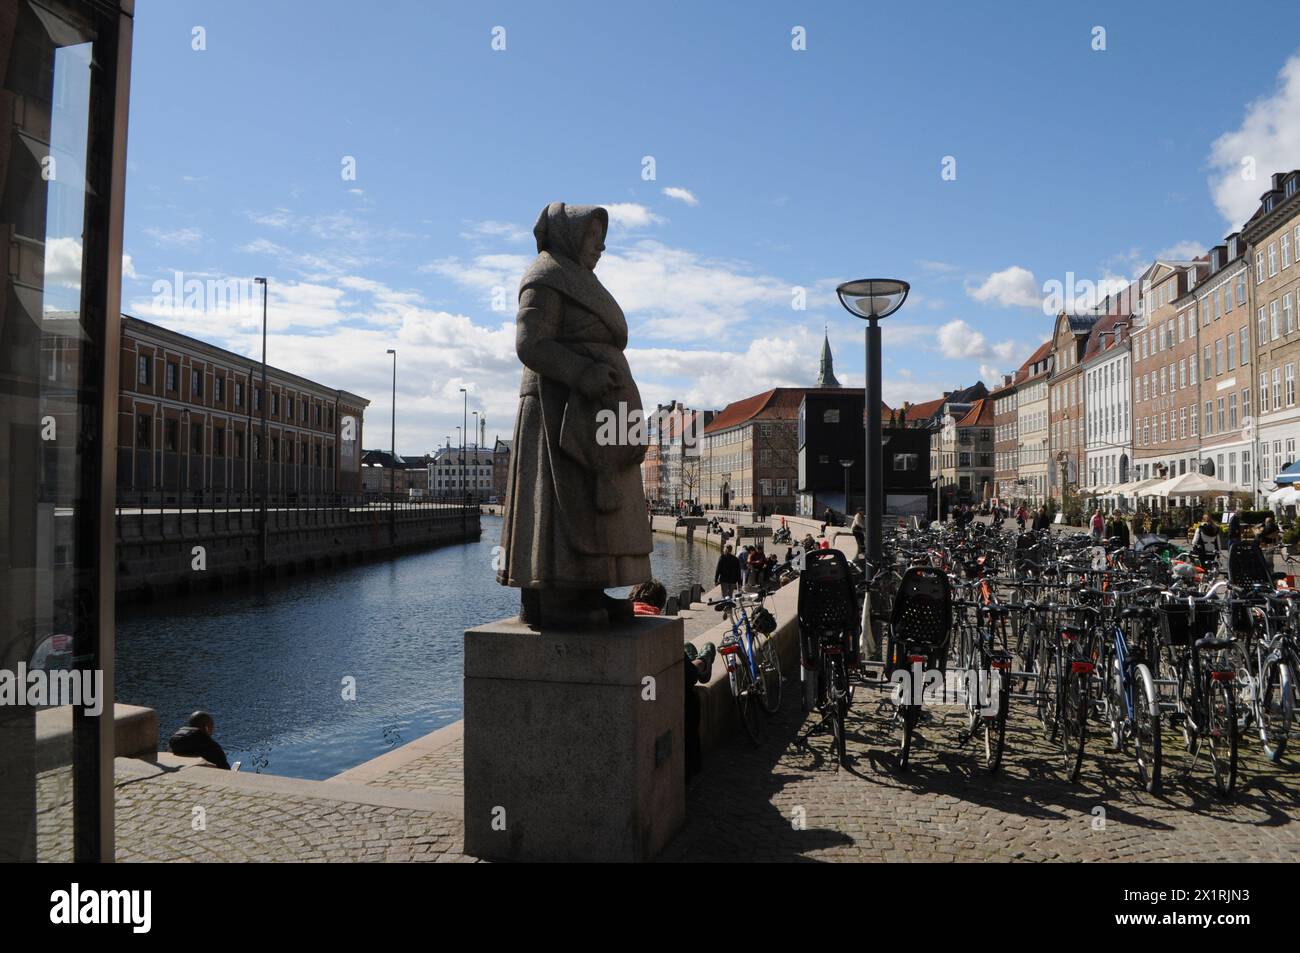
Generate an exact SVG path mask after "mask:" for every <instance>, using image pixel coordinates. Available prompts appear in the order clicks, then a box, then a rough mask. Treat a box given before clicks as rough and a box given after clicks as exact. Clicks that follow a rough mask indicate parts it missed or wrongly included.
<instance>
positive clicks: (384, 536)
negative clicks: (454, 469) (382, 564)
mask: <svg viewBox="0 0 1300 953" xmlns="http://www.w3.org/2000/svg"><path fill="white" fill-rule="evenodd" d="M479 532H480V520H479V510H478V508H477V507H463V508H462V507H455V506H422V507H408V508H399V509H397V510H395V511H393V512H390V511H389V510H388V509H386V508H383V507H381V506H368V507H367V506H360V507H346V506H341V507H323V508H299V509H281V510H271V511H269V512H268V514H267V533H266V535H267V541H266V563H265V566H263V565H262V562H261V539H260V535H261V514H260V513H259V512H258V511H257V510H255V509H238V510H232V509H226V510H219V509H187V510H185V511H184V512H175V511H173V512H170V513H168V512H163V513H159V512H143V513H140V512H133V513H125V512H124V513H122V514H121V515H119V516H118V517H117V597H118V600H119V601H120V602H136V601H148V600H151V599H154V598H160V597H166V596H174V595H184V594H186V593H188V592H191V591H197V590H204V589H220V588H223V587H226V586H230V585H237V584H241V583H247V582H252V581H261V580H268V579H274V578H277V577H282V576H292V575H295V574H298V573H304V572H313V571H315V570H318V569H323V568H328V567H333V566H345V565H350V564H353V563H359V562H363V561H366V560H370V559H382V558H387V557H391V556H395V555H398V554H400V553H404V552H411V551H415V550H420V549H428V548H431V547H434V546H443V545H446V544H449V543H462V542H467V541H470V540H476V539H478V538H479Z"/></svg>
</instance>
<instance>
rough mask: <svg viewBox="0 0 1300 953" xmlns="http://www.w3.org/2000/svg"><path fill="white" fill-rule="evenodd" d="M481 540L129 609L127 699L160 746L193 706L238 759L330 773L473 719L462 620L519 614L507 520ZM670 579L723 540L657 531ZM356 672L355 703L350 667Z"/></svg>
mask: <svg viewBox="0 0 1300 953" xmlns="http://www.w3.org/2000/svg"><path fill="white" fill-rule="evenodd" d="M482 525H483V534H482V537H481V538H480V539H479V541H478V542H474V543H467V544H463V545H457V546H445V547H442V548H440V549H434V550H429V551H426V552H421V553H414V554H411V555H406V556H400V557H398V558H396V559H393V560H391V561H388V562H382V563H379V562H377V563H368V564H365V565H361V566H354V567H350V568H346V569H339V570H333V571H326V572H323V573H318V574H315V575H312V576H297V577H294V578H292V579H290V580H285V581H282V582H278V583H275V584H272V585H269V586H267V587H265V588H263V589H261V590H254V589H239V590H234V591H226V592H220V593H205V594H203V595H199V596H192V597H189V598H187V599H184V600H173V601H169V602H166V603H160V604H156V605H152V606H131V607H123V608H122V609H121V610H119V612H118V621H117V700H118V701H119V702H124V703H126V704H132V705H144V706H147V707H149V708H152V709H154V710H155V711H156V712H157V713H158V721H159V729H160V733H161V735H162V743H163V745H164V747H165V746H166V739H167V738H168V737H169V736H170V735H171V733H172V732H173V731H174V730H175V729H176V728H177V727H178V726H179V725H181V724H182V723H183V722H184V720H185V718H186V717H187V716H188V715H189V713H190V712H191V711H193V710H194V709H196V708H205V709H207V710H208V711H210V712H212V714H213V716H214V717H215V719H216V735H215V737H216V739H217V741H219V742H220V743H221V745H222V746H223V747H224V748H225V749H226V753H227V755H228V756H229V757H230V760H231V761H232V762H233V761H236V760H239V761H242V762H243V765H242V768H241V770H244V771H253V770H256V771H261V772H263V773H267V774H279V775H286V776H289V777H298V778H315V779H323V778H328V777H332V776H333V775H335V774H338V773H339V772H340V771H345V770H347V769H348V768H351V767H353V766H355V765H357V764H360V763H361V762H363V761H368V760H370V759H371V758H374V757H376V756H377V755H380V754H383V753H384V752H385V751H388V750H390V749H391V748H394V747H396V746H398V745H401V744H403V743H405V742H407V741H411V740H412V739H415V738H418V737H420V736H421V735H425V734H428V733H429V732H430V731H433V730H435V729H437V728H441V727H442V726H444V725H447V724H450V723H451V722H453V721H456V720H457V719H459V718H460V717H461V701H462V697H461V676H462V633H463V632H464V630H465V629H467V628H470V627H472V626H475V625H481V624H482V623H485V622H491V621H492V620H494V619H500V618H502V617H503V616H509V615H514V614H515V613H516V612H517V611H518V599H519V595H518V591H517V590H514V589H507V588H505V587H504V586H500V585H498V584H497V582H496V579H495V576H494V574H493V570H492V549H493V547H494V546H496V545H497V544H498V543H499V542H500V538H501V519H500V517H495V516H484V517H483V523H482ZM654 540H655V549H654V552H653V553H652V554H651V557H650V560H651V565H652V566H653V568H654V573H655V576H656V578H658V579H660V580H661V581H662V582H663V583H664V584H665V585H666V586H667V587H668V591H669V592H675V591H677V590H679V589H682V588H686V587H688V586H690V585H692V584H693V583H695V582H701V583H707V582H709V581H711V580H712V578H713V567H714V562H715V561H716V559H717V553H716V551H713V550H710V549H707V548H706V547H704V546H702V545H699V544H694V545H689V546H688V545H687V543H686V541H685V540H682V539H678V538H676V537H669V536H663V535H656V536H655V537H654ZM348 678H351V679H354V680H355V686H356V690H355V695H356V698H355V700H347V699H345V698H344V680H345V679H348Z"/></svg>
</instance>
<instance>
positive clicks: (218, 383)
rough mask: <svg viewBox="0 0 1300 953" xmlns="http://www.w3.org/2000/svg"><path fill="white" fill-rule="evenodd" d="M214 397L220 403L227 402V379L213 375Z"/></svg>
mask: <svg viewBox="0 0 1300 953" xmlns="http://www.w3.org/2000/svg"><path fill="white" fill-rule="evenodd" d="M212 399H213V400H214V401H216V402H217V403H218V404H224V403H225V402H226V379H225V378H224V377H218V376H217V375H215V374H214V375H212Z"/></svg>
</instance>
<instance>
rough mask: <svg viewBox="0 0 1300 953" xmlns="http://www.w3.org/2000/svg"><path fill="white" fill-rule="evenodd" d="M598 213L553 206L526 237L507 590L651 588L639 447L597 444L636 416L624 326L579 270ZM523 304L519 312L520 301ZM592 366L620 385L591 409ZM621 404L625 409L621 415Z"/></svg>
mask: <svg viewBox="0 0 1300 953" xmlns="http://www.w3.org/2000/svg"><path fill="white" fill-rule="evenodd" d="M593 218H598V219H599V220H601V221H602V222H603V223H604V225H605V226H606V227H607V226H608V216H607V215H606V213H605V210H604V209H602V208H598V207H593V206H567V207H566V206H565V205H564V204H563V203H559V202H557V203H553V204H551V205H549V206H547V208H546V209H545V210H544V211H543V212H542V215H541V217H540V218H539V219H538V222H537V226H536V228H535V229H534V230H533V232H534V235H536V237H537V249H538V253H539V254H538V256H537V259H536V260H535V261H534V262H533V264H532V265H531V266H530V267H529V269H528V270H527V271H526V272H525V273H524V277H523V279H522V281H521V282H520V285H519V293H520V297H521V299H523V298H524V297H525V292H529V291H531V294H529V295H528V296H527V301H528V304H527V306H521V308H520V311H519V315H518V319H517V337H516V345H515V348H516V351H517V352H518V354H519V359H520V360H521V361H522V362H523V364H524V373H523V380H522V382H521V383H520V386H519V412H518V416H517V417H516V419H515V432H514V444H513V447H512V450H511V455H510V473H509V477H508V480H507V484H506V501H505V525H504V526H503V528H502V532H501V545H502V547H503V548H504V566H503V568H502V569H501V570H500V571H499V573H498V577H497V578H498V581H499V582H501V583H502V584H503V585H507V586H515V587H522V588H530V589H555V588H588V589H589V588H608V587H613V586H630V585H635V584H637V583H640V582H645V581H646V580H648V579H649V578H650V558H649V553H650V550H651V549H652V548H653V542H652V540H651V536H650V527H649V521H648V519H647V517H646V507H645V494H644V492H643V490H642V486H641V471H640V464H641V460H642V458H643V457H644V456H645V446H644V444H643V443H629V442H627V441H626V440H625V439H623V438H626V437H630V436H634V435H633V434H630V433H627V432H625V431H624V430H623V429H622V427H621V426H620V427H619V428H616V430H615V433H616V435H617V436H618V437H619V438H620V441H621V442H618V443H614V444H609V445H602V442H600V441H598V440H597V433H598V429H599V423H598V421H599V418H600V413H601V411H611V412H612V413H613V414H614V416H615V418H616V419H618V420H619V421H620V424H621V422H622V421H623V420H627V419H629V418H631V417H632V416H633V414H634V413H639V412H640V411H641V395H640V393H639V392H638V391H637V388H636V383H635V382H634V381H633V380H632V374H631V370H630V369H629V367H628V364H627V359H626V357H625V356H624V354H623V350H624V348H625V347H627V321H626V319H625V318H624V317H623V311H622V309H621V308H620V307H619V306H618V303H617V302H616V301H614V298H613V296H611V295H610V294H609V292H608V291H607V290H606V289H605V287H604V286H603V285H601V283H600V281H599V280H597V278H596V276H595V274H594V273H592V272H591V271H589V270H588V269H586V268H584V267H582V266H581V265H580V264H578V262H577V259H578V253H579V250H580V249H581V247H582V242H583V238H584V236H585V234H586V231H587V228H588V227H589V223H590V222H591V221H592V219H593ZM521 304H522V302H521ZM599 365H608V366H609V367H612V368H614V370H615V372H616V374H617V376H618V381H619V386H618V387H617V388H616V389H615V390H614V391H612V392H610V393H608V394H606V395H605V396H604V397H602V398H599V399H597V400H593V399H590V398H587V397H585V396H584V395H583V394H582V393H581V391H580V390H579V389H578V386H577V385H578V381H579V380H580V379H581V378H582V376H583V375H584V374H588V373H591V372H592V371H593V370H596V369H597V368H598V366H599ZM620 405H621V406H620Z"/></svg>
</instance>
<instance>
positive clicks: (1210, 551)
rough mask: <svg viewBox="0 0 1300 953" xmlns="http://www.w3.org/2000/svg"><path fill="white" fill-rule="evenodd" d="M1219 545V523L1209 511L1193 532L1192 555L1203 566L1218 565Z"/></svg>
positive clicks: (1211, 566)
mask: <svg viewBox="0 0 1300 953" xmlns="http://www.w3.org/2000/svg"><path fill="white" fill-rule="evenodd" d="M1219 545H1220V544H1219V524H1218V523H1216V522H1214V518H1213V517H1212V516H1211V515H1210V514H1209V513H1206V514H1205V519H1204V520H1202V522H1201V523H1200V525H1199V526H1197V527H1196V532H1195V533H1193V534H1192V556H1193V557H1194V558H1195V559H1196V561H1197V562H1198V563H1199V564H1200V565H1201V566H1203V567H1207V568H1214V567H1217V566H1218V565H1219Z"/></svg>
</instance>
